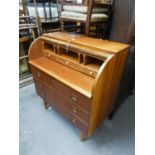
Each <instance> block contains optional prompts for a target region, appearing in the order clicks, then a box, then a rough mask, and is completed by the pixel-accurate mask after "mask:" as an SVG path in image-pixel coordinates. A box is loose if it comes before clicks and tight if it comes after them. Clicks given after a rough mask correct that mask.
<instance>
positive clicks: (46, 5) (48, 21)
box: [34, 0, 60, 33]
mask: <svg viewBox="0 0 155 155" xmlns="http://www.w3.org/2000/svg"><path fill="white" fill-rule="evenodd" d="M38 5H42V7H43V17H40V15H39V11H38ZM54 5H55V6H56V8H57V0H34V6H35V14H36V18H37V21H38V25H39V29H40V32H41V33H45V32H52V31H58V30H60V29H59V16H57V17H54V16H53V14H52V7H51V6H54Z"/></svg>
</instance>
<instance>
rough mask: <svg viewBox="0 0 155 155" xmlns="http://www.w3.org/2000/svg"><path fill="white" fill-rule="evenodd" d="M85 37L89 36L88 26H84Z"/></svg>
mask: <svg viewBox="0 0 155 155" xmlns="http://www.w3.org/2000/svg"><path fill="white" fill-rule="evenodd" d="M85 35H87V36H88V35H89V24H87V23H86V24H85Z"/></svg>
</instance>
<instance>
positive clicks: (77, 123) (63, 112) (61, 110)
mask: <svg viewBox="0 0 155 155" xmlns="http://www.w3.org/2000/svg"><path fill="white" fill-rule="evenodd" d="M54 108H55V109H56V111H58V112H59V113H60V114H61V115H63V116H64V117H65V118H67V119H68V120H69V121H70V122H72V123H73V124H74V125H75V126H76V127H78V128H79V129H80V130H82V131H83V132H87V128H88V127H87V126H86V125H84V124H83V123H82V122H81V121H80V120H79V119H77V118H76V117H74V116H73V115H72V114H71V113H70V112H68V111H67V110H66V109H65V108H64V107H60V106H58V105H55V106H54Z"/></svg>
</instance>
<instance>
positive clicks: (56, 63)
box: [29, 32, 129, 140]
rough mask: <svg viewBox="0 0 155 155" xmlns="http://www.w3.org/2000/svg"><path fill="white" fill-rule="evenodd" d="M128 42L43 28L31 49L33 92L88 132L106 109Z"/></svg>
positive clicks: (109, 106) (84, 133)
mask: <svg viewBox="0 0 155 155" xmlns="http://www.w3.org/2000/svg"><path fill="white" fill-rule="evenodd" d="M128 48H129V46H128V45H125V44H121V43H116V42H111V41H107V40H99V39H93V38H88V37H86V36H83V35H74V34H69V33H65V32H54V33H48V34H44V35H42V36H41V37H39V38H38V39H36V40H35V41H34V42H33V43H32V45H31V47H30V49H29V63H30V67H31V71H32V75H33V79H34V83H35V88H36V92H37V94H38V95H39V96H40V97H41V98H42V99H43V100H44V104H45V107H46V108H47V107H49V106H52V107H53V108H54V109H55V110H56V111H57V112H59V113H60V114H61V115H62V116H64V117H65V118H66V119H68V120H69V121H70V122H72V123H73V124H74V125H75V126H76V127H78V128H79V129H80V139H81V140H83V139H85V138H87V137H90V136H91V135H92V134H93V133H94V131H95V129H96V128H98V127H99V125H100V124H101V123H102V121H103V120H104V119H105V118H106V117H107V116H108V115H109V114H110V112H111V111H112V109H113V106H114V104H115V99H116V95H117V91H118V87H119V83H120V79H121V75H122V72H123V68H124V65H125V61H126V57H127V54H128Z"/></svg>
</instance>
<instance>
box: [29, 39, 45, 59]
mask: <svg viewBox="0 0 155 155" xmlns="http://www.w3.org/2000/svg"><path fill="white" fill-rule="evenodd" d="M28 55H29V60H34V59H38V58H40V57H43V56H44V51H43V46H42V40H41V39H40V38H37V39H36V40H34V41H33V42H32V44H31V46H30V48H29V52H28Z"/></svg>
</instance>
